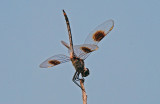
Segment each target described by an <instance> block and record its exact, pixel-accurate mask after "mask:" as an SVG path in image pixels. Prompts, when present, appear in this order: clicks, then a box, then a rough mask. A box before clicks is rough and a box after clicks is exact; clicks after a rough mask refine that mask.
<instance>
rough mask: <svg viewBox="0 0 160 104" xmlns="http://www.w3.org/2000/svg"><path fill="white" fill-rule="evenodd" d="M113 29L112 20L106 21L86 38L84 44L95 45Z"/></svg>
mask: <svg viewBox="0 0 160 104" xmlns="http://www.w3.org/2000/svg"><path fill="white" fill-rule="evenodd" d="M113 27H114V21H113V20H107V21H105V22H104V23H102V24H100V25H99V26H97V27H96V28H95V29H94V30H93V31H92V32H91V33H90V34H89V35H88V37H87V38H86V40H85V42H84V44H94V45H97V44H98V43H99V42H100V41H101V40H102V39H103V38H104V37H105V36H106V35H107V34H108V33H109V32H110V31H111V30H112V29H113Z"/></svg>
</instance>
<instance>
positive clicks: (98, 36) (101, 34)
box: [93, 30, 106, 42]
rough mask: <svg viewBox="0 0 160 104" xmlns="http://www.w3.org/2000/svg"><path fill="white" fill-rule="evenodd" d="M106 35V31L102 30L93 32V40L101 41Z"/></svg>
mask: <svg viewBox="0 0 160 104" xmlns="http://www.w3.org/2000/svg"><path fill="white" fill-rule="evenodd" d="M105 36H106V34H105V33H104V31H102V30H98V31H96V32H95V33H94V34H93V40H94V41H97V42H99V41H101V40H102V39H103V38H104V37H105Z"/></svg>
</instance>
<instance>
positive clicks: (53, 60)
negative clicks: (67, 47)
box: [39, 54, 70, 68]
mask: <svg viewBox="0 0 160 104" xmlns="http://www.w3.org/2000/svg"><path fill="white" fill-rule="evenodd" d="M68 61H70V58H69V57H68V56H66V55H62V54H59V55H55V56H52V57H50V58H48V59H47V60H45V61H44V62H42V63H41V64H40V65H39V66H40V67H41V68H49V67H52V66H56V65H59V64H61V63H65V62H68Z"/></svg>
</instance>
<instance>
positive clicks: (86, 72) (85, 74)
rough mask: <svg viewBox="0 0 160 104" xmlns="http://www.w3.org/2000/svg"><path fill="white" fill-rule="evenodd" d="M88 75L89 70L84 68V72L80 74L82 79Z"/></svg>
mask: <svg viewBox="0 0 160 104" xmlns="http://www.w3.org/2000/svg"><path fill="white" fill-rule="evenodd" d="M88 75H89V69H88V68H85V69H84V71H83V72H82V76H83V77H87V76H88Z"/></svg>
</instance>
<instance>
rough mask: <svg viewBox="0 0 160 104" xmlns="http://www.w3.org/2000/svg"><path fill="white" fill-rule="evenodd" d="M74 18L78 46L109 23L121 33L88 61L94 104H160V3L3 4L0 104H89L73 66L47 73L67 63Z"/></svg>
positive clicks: (25, 0) (44, 0) (67, 0)
mask: <svg viewBox="0 0 160 104" xmlns="http://www.w3.org/2000/svg"><path fill="white" fill-rule="evenodd" d="M62 9H65V11H66V13H67V14H68V17H69V20H70V23H71V28H72V34H73V41H74V44H82V43H83V42H84V40H85V38H86V37H87V35H88V34H89V33H90V32H91V31H92V30H93V29H94V28H95V27H96V26H97V25H99V24H101V23H102V22H104V21H106V20H108V19H113V20H114V21H115V27H114V29H113V30H112V31H111V32H110V33H109V35H108V36H107V37H105V38H104V39H103V40H102V42H100V44H99V50H98V51H96V52H94V53H92V54H91V55H90V56H89V57H88V58H87V59H86V60H85V64H86V67H88V68H89V69H90V76H88V77H87V78H86V80H85V87H86V91H87V94H88V104H160V55H159V53H160V46H159V45H160V13H159V10H160V1H159V0H77V1H76V0H1V1H0V53H1V54H0V67H1V68H0V104H82V100H81V99H82V98H81V90H80V89H79V88H78V87H77V86H76V85H75V84H74V83H73V82H72V77H73V74H74V72H75V70H74V68H73V66H72V64H71V63H65V64H61V65H59V66H56V67H53V68H48V69H41V68H39V64H40V63H41V62H43V61H44V60H45V59H46V58H48V57H51V56H53V55H56V54H60V53H61V54H65V55H68V52H67V49H66V48H65V47H64V46H62V45H61V43H60V41H61V40H65V41H67V42H68V34H67V28H66V23H65V20H64V17H63V14H62Z"/></svg>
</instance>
